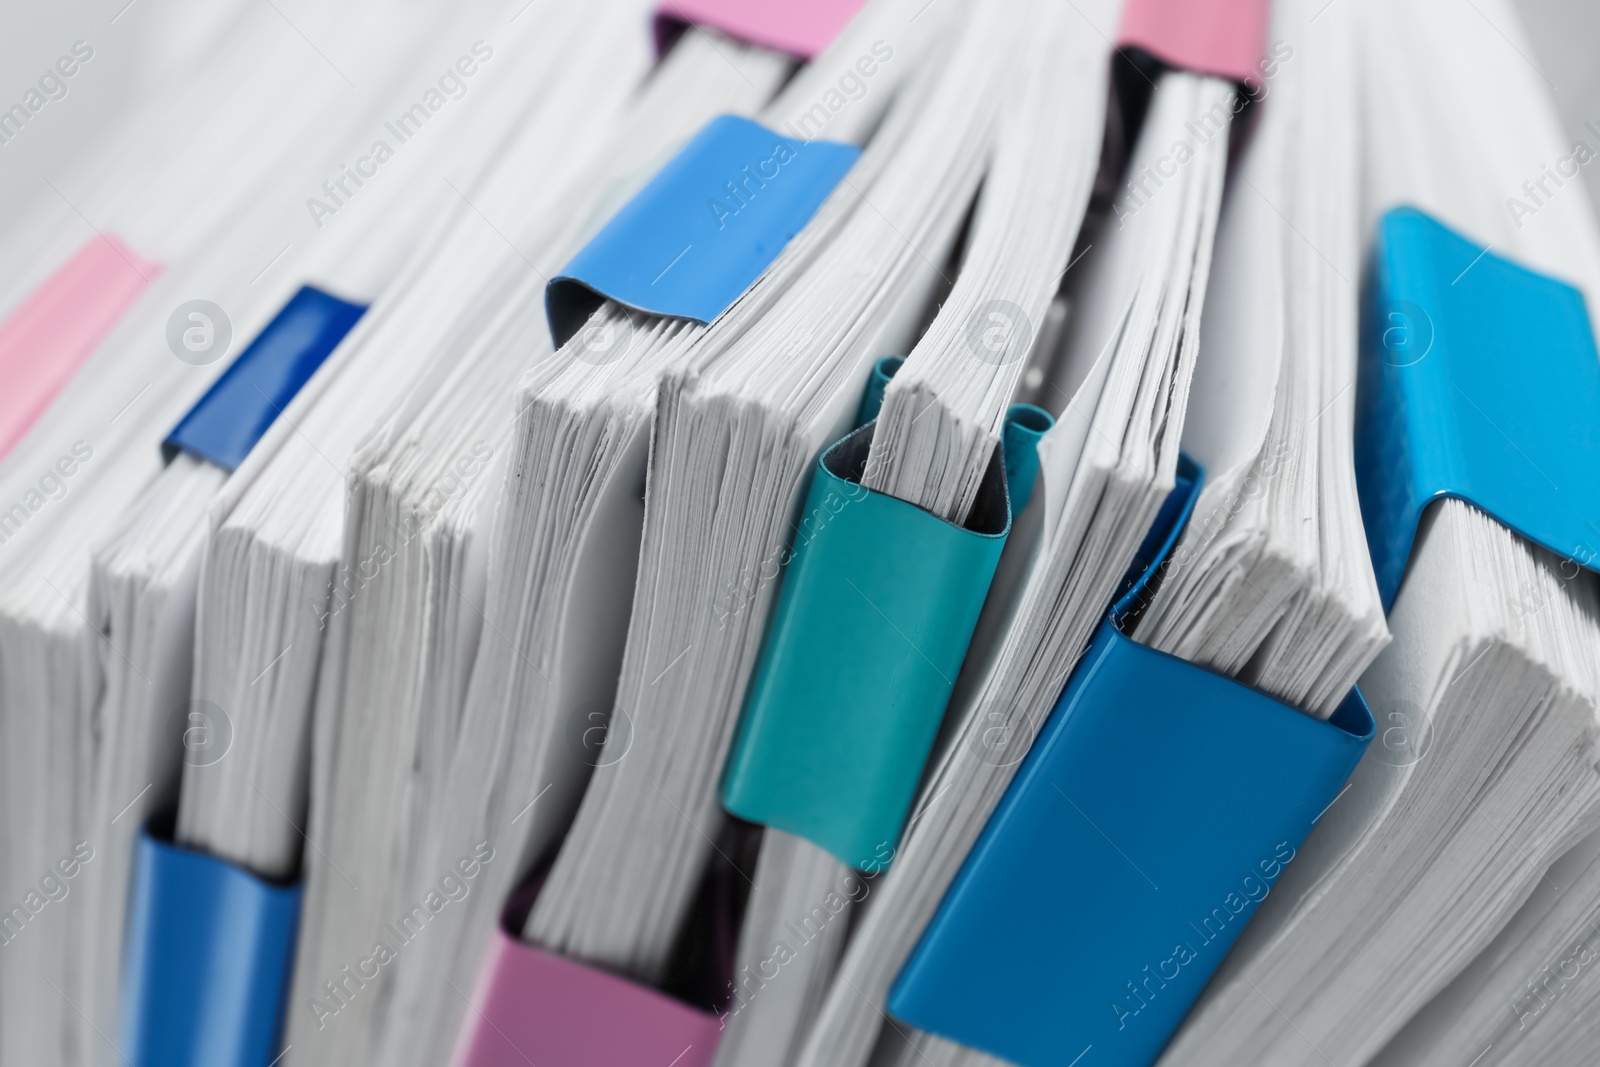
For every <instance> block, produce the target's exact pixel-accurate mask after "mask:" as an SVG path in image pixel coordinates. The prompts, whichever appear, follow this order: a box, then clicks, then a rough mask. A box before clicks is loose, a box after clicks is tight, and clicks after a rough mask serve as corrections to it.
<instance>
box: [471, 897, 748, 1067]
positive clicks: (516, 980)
mask: <svg viewBox="0 0 1600 1067" xmlns="http://www.w3.org/2000/svg"><path fill="white" fill-rule="evenodd" d="M542 882H543V878H542V877H538V878H535V879H534V880H532V881H531V882H530V883H528V884H525V885H523V886H522V887H520V888H519V889H518V890H516V891H515V892H514V893H513V894H512V896H511V899H510V901H509V903H508V905H507V907H506V910H505V913H504V915H503V916H502V920H501V924H500V927H499V928H498V929H496V931H495V934H494V940H493V942H491V944H490V946H489V950H488V952H487V953H486V954H485V956H484V961H483V967H482V969H481V970H480V971H479V975H478V983H477V988H476V990H475V991H474V994H473V997H472V1001H471V1004H472V1010H471V1011H469V1012H468V1016H467V1019H466V1022H465V1024H464V1026H463V1028H462V1032H461V1038H460V1042H459V1044H458V1046H457V1048H456V1052H455V1055H454V1057H453V1058H452V1060H451V1062H452V1063H454V1064H455V1067H526V1065H527V1064H529V1063H536V1064H538V1065H539V1067H596V1065H598V1064H612V1063H659V1064H671V1065H672V1067H710V1065H711V1062H712V1060H714V1059H715V1058H716V1053H717V1044H718V1042H719V1041H721V1039H722V1028H723V1021H722V1018H721V1016H718V1015H715V1014H713V1013H711V1012H708V1011H702V1010H700V1009H699V1008H696V1007H693V1006H692V1005H690V1004H687V1003H685V1002H683V1001H681V1000H678V999H677V998H676V997H673V996H670V995H668V994H666V993H662V992H660V991H658V990H655V989H651V988H649V987H648V986H644V985H640V984H638V983H637V982H633V981H631V980H629V979H627V978H623V977H621V976H619V975H614V974H610V973H608V972H606V971H602V970H599V969H597V968H595V967H591V966H589V965H587V964H584V963H580V962H578V961H577V960H573V959H569V958H567V957H565V956H561V955H558V954H556V953H554V952H546V951H545V950H544V949H541V948H539V947H537V946H535V945H530V944H528V943H527V942H525V941H522V940H521V939H520V938H518V937H517V936H516V935H515V934H514V933H513V932H512V931H515V930H520V929H521V928H522V924H523V922H524V921H525V920H526V919H527V916H528V912H529V911H530V910H532V908H533V903H534V900H535V899H536V898H537V896H538V893H539V889H540V887H541V885H542Z"/></svg>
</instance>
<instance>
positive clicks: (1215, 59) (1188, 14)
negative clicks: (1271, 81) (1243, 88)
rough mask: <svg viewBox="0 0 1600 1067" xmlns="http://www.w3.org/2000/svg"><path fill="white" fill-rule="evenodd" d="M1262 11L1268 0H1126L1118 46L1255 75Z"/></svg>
mask: <svg viewBox="0 0 1600 1067" xmlns="http://www.w3.org/2000/svg"><path fill="white" fill-rule="evenodd" d="M1267 17H1268V0H1128V3H1127V4H1126V6H1124V7H1123V9H1122V28H1121V29H1120V30H1119V31H1118V33H1117V47H1119V48H1139V49H1143V50H1144V51H1146V52H1149V53H1150V54H1151V55H1153V56H1155V57H1156V58H1157V59H1160V60H1164V61H1165V62H1167V63H1171V64H1172V65H1173V66H1175V67H1184V68H1186V69H1188V70H1194V71H1199V72H1200V73H1202V74H1214V75H1216V76H1218V77H1221V78H1232V79H1233V80H1234V81H1241V82H1244V81H1259V80H1260V77H1261V75H1260V72H1259V70H1258V69H1257V66H1256V64H1257V63H1258V62H1259V61H1260V59H1261V55H1262V53H1263V52H1264V51H1265V46H1266V41H1267Z"/></svg>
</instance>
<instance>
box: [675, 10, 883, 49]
mask: <svg viewBox="0 0 1600 1067" xmlns="http://www.w3.org/2000/svg"><path fill="white" fill-rule="evenodd" d="M865 3H866V0H805V2H804V3H796V2H794V0H661V6H660V7H659V8H658V9H657V10H656V43H657V44H658V45H662V44H666V43H668V42H670V41H671V40H672V39H673V38H675V37H676V36H677V34H678V33H679V32H681V30H682V28H683V27H684V26H686V25H691V24H699V25H702V26H710V27H713V28H714V29H718V30H721V31H722V32H723V33H726V34H728V35H729V36H732V37H738V38H740V39H741V40H745V41H749V42H751V43H752V44H759V45H764V46H765V47H767V48H772V49H776V50H777V51H779V52H788V53H789V54H790V55H794V56H798V57H800V58H801V59H810V58H811V57H812V56H814V55H816V54H817V53H818V52H820V51H822V50H823V49H824V48H826V47H828V45H829V44H830V43H832V41H833V39H834V38H835V37H837V36H838V35H839V31H840V30H842V29H844V27H845V24H846V23H847V22H849V21H850V20H851V19H852V18H853V17H855V13H856V12H857V11H859V10H860V9H861V7H862V5H863V4H865Z"/></svg>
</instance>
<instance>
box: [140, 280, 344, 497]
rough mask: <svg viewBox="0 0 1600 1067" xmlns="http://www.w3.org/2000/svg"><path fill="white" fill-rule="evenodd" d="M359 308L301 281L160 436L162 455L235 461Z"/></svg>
mask: <svg viewBox="0 0 1600 1067" xmlns="http://www.w3.org/2000/svg"><path fill="white" fill-rule="evenodd" d="M366 310H367V308H366V305H365V304H352V303H350V302H349V301H345V300H340V299H339V298H338V297H335V296H329V295H328V294H327V293H324V292H323V291H321V290H320V289H315V288H313V287H311V286H309V285H307V286H302V287H301V289H300V291H299V292H297V293H295V294H294V296H292V297H290V298H289V302H288V303H287V304H285V305H284V306H283V310H281V311H279V312H278V313H277V314H276V315H275V316H273V318H272V321H271V322H269V323H267V325H266V326H265V327H263V328H262V330H261V332H260V333H259V334H257V335H256V339H255V340H254V341H251V342H250V346H249V347H248V348H246V349H245V350H244V351H243V352H241V353H239V358H238V359H236V360H234V361H233V365H232V366H230V367H229V368H228V369H227V370H225V371H223V372H222V376H221V377H220V378H218V379H217V380H216V381H215V382H213V383H212V385H211V388H210V389H208V390H206V395H205V396H203V397H201V398H200V399H199V401H198V402H196V404H195V405H194V407H192V408H190V409H189V413H188V414H187V415H185V416H184V417H183V419H182V421H180V422H179V423H178V425H177V426H176V427H174V428H173V430H172V432H171V433H170V434H168V435H167V439H166V440H165V441H163V442H162V443H161V451H162V455H163V456H164V457H165V458H166V459H167V460H169V461H170V460H171V459H172V458H173V457H174V456H176V455H177V454H178V453H179V452H188V453H191V454H192V455H195V456H198V457H199V458H201V459H203V460H206V461H207V462H209V463H212V464H214V465H216V466H218V467H221V468H222V469H223V470H225V471H232V470H233V469H234V468H236V467H238V466H239V464H240V463H242V462H244V457H245V456H246V455H248V454H249V452H250V449H252V448H254V447H255V443H256V442H257V441H259V440H261V435H262V434H264V433H266V432H267V427H269V426H271V425H272V420H274V419H276V418H277V417H278V415H279V413H280V412H282V411H283V409H284V407H285V406H286V405H287V404H288V403H289V401H291V400H293V399H294V395H295V394H296V393H298V392H299V391H300V387H301V386H303V385H305V384H306V382H307V381H309V380H310V379H311V376H312V375H313V374H315V373H316V371H317V368H318V367H320V366H322V363H323V361H324V360H325V359H327V358H328V356H329V355H330V354H331V353H332V352H333V350H334V349H335V348H337V347H338V346H339V342H340V341H342V340H344V336H345V334H347V333H349V332H350V330H351V328H352V327H354V326H355V324H356V321H357V320H358V319H360V318H361V316H362V315H363V314H365V313H366Z"/></svg>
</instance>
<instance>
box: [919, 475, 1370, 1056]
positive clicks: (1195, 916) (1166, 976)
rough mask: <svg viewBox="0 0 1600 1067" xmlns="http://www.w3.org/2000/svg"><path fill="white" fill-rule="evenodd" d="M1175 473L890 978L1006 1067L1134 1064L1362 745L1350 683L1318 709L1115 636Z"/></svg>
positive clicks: (1160, 556) (1183, 482)
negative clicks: (980, 826) (1109, 598)
mask: <svg viewBox="0 0 1600 1067" xmlns="http://www.w3.org/2000/svg"><path fill="white" fill-rule="evenodd" d="M1180 474H1181V475H1182V477H1181V478H1180V480H1179V483H1178V488H1177V489H1175V490H1174V492H1173V494H1172V495H1171V496H1170V497H1169V499H1168V502H1167V505H1166V507H1165V508H1164V509H1163V512H1162V516H1161V518H1160V519H1158V521H1157V525H1156V528H1155V529H1154V530H1153V531H1152V534H1151V537H1150V538H1149V539H1147V541H1146V544H1145V547H1144V549H1142V550H1141V561H1140V563H1138V564H1137V565H1136V566H1137V567H1138V568H1139V570H1140V573H1139V577H1138V578H1137V579H1136V580H1135V582H1134V584H1133V586H1132V587H1131V588H1130V589H1128V590H1127V592H1126V593H1124V595H1123V596H1122V597H1121V598H1120V599H1119V600H1118V602H1117V604H1116V605H1115V607H1114V608H1113V609H1112V612H1111V615H1110V617H1109V618H1108V619H1107V620H1106V621H1105V622H1104V623H1103V624H1102V625H1101V627H1100V630H1099V632H1098V634H1097V635H1096V637H1095V640H1094V642H1093V644H1092V645H1091V646H1090V649H1089V651H1088V653H1087V654H1086V655H1085V656H1084V659H1083V661H1082V662H1080V663H1079V665H1078V667H1077V669H1076V670H1075V671H1074V672H1073V675H1072V678H1071V679H1070V680H1069V682H1068V683H1067V687H1066V691H1065V692H1064V693H1063V694H1062V696H1061V699H1060V701H1059V703H1058V704H1057V705H1056V708H1055V710H1054V712H1053V713H1052V714H1051V716H1050V718H1049V720H1048V721H1047V722H1046V724H1045V726H1044V728H1043V729H1042V730H1041V731H1040V733H1039V736H1038V737H1037V738H1036V739H1035V741H1034V744H1033V747H1032V749H1031V750H1030V751H1029V753H1028V755H1027V756H1026V758H1025V759H1024V761H1023V763H1022V766H1021V768H1020V769H1019V770H1018V772H1017V776H1016V778H1014V779H1013V780H1012V782H1011V785H1010V787H1009V789H1008V790H1007V791H1006V795H1005V797H1004V798H1003V799H1002V800H1001V802H1000V805H999V807H998V808H996V810H995V812H994V814H993V816H991V817H990V819H989V822H988V825H987V826H986V827H985V828H984V831H983V834H982V836H981V837H980V838H979V839H978V842H977V844H976V845H975V846H974V847H973V850H972V852H971V853H970V854H969V855H968V856H967V859H966V862H965V864H964V865H963V867H962V869H961V872H960V874H959V875H958V876H957V877H956V880H955V881H954V883H952V885H951V886H950V888H949V890H948V891H947V892H946V893H945V897H944V900H943V902H942V903H941V904H940V907H939V910H938V912H937V913H936V914H935V916H934V918H933V920H932V922H930V923H929V925H928V927H927V929H926V930H925V931H924V932H923V936H922V939H921V942H920V943H919V944H918V946H917V948H916V950H915V952H914V953H913V954H912V956H911V957H910V959H909V960H908V961H907V963H906V965H905V967H904V969H903V970H902V971H901V973H900V976H899V979H898V981H897V982H896V984H895V986H894V988H893V989H892V990H891V992H890V997H889V1005H888V1007H889V1011H890V1013H891V1014H893V1015H894V1016H895V1017H896V1018H898V1019H900V1020H902V1021H903V1022H906V1023H909V1024H911V1025H913V1026H917V1027H920V1028H921V1029H924V1030H927V1031H929V1032H931V1033H935V1034H938V1035H940V1036H942V1037H946V1038H949V1039H951V1040H954V1041H958V1042H960V1043H962V1044H964V1045H968V1046H970V1047H973V1048H977V1049H981V1050H983V1051H984V1052H987V1053H990V1054H992V1055H995V1056H999V1057H1002V1058H1004V1059H1006V1060H1009V1061H1011V1062H1013V1063H1016V1064H1019V1065H1022V1067H1045V1065H1047V1064H1048V1065H1054V1067H1060V1065H1064V1064H1068V1063H1072V1062H1074V1058H1075V1057H1080V1056H1083V1055H1084V1054H1085V1052H1086V1051H1087V1050H1089V1049H1090V1048H1092V1049H1093V1053H1092V1056H1093V1062H1094V1063H1095V1064H1097V1065H1101V1067H1107V1065H1110V1067H1135V1065H1137V1067H1144V1065H1146V1064H1149V1063H1152V1062H1154V1061H1155V1058H1156V1056H1157V1055H1158V1054H1159V1052H1160V1050H1161V1048H1162V1046H1163V1045H1165V1044H1166V1041H1167V1039H1168V1037H1169V1036H1170V1035H1171V1033H1172V1032H1173V1030H1174V1029H1175V1028H1176V1027H1177V1025H1178V1023H1179V1022H1180V1021H1181V1020H1182V1019H1183V1016H1184V1014H1185V1012H1187V1011H1188V1009H1189V1006H1190V1004H1192V1003H1193V1001H1194V999H1195V997H1196V996H1197V995H1198V994H1199V992H1200V990H1201V988H1202V987H1203V986H1204V985H1205V983H1206V980H1207V979H1208V978H1209V977H1210V975H1211V973H1212V971H1214V970H1215V969H1216V967H1217V965H1218V964H1219V963H1220V962H1221V961H1222V958H1223V956H1224V955H1226V954H1227V951H1228V948H1229V946H1231V945H1232V944H1233V941H1234V940H1235V939H1236V938H1237V937H1238V936H1239V933H1240V931H1241V930H1242V929H1243V928H1244V926H1245V924H1246V923H1247V922H1248V921H1249V919H1250V917H1251V915H1252V914H1253V913H1254V911H1255V909H1256V907H1257V906H1258V905H1259V904H1260V902H1261V901H1262V900H1263V899H1265V897H1266V896H1267V894H1268V893H1269V892H1270V891H1271V888H1272V884H1273V882H1274V881H1275V880H1276V879H1277V877H1278V876H1279V875H1280V874H1281V873H1282V871H1283V868H1284V867H1285V866H1286V865H1287V864H1288V863H1289V862H1290V861H1292V859H1293V857H1294V854H1295V850H1296V849H1298V848H1299V846H1300V844H1301V842H1302V841H1303V840H1304V839H1305V837H1306V835H1307V834H1308V833H1309V832H1310V830H1311V827H1312V824H1313V823H1314V822H1315V821H1316V820H1317V818H1318V817H1319V816H1320V814H1321V813H1322V812H1323V811H1324V810H1326V808H1327V806H1328V804H1329V803H1330V802H1331V801H1332V800H1334V799H1335V798H1336V797H1337V795H1338V792H1339V789H1340V788H1341V787H1342V786H1343V783H1344V781H1345V779H1346V778H1348V777H1349V775H1350V772H1351V771H1352V770H1354V768H1355V765H1356V763H1357V762H1358V761H1359V760H1360V758H1361V755H1362V753H1363V752H1364V751H1365V750H1366V746H1367V744H1368V742H1369V741H1371V739H1372V735H1373V729H1374V727H1373V720H1372V715H1371V713H1370V711H1368V709H1367V706H1366V704H1365V703H1364V702H1363V701H1362V699H1361V695H1360V693H1359V692H1355V691H1352V693H1351V694H1350V696H1349V697H1348V698H1346V700H1345V702H1344V703H1343V704H1342V705H1341V706H1340V707H1339V709H1338V710H1337V711H1336V712H1335V713H1334V715H1333V717H1332V718H1331V719H1330V720H1329V721H1327V722H1321V721H1318V720H1316V719H1313V718H1311V717H1310V716H1307V715H1303V714H1301V713H1300V712H1298V711H1296V710H1294V709H1293V708H1291V707H1288V706H1287V705H1285V704H1282V703H1280V702H1278V701H1276V700H1273V699H1272V698H1270V697H1268V696H1266V695H1264V694H1262V693H1259V692H1257V691H1255V690H1253V689H1250V688H1248V687H1246V686H1244V685H1241V684H1239V683H1238V682H1236V681H1234V680H1232V679H1230V678H1227V677H1224V676H1222V675H1220V674H1215V673H1212V672H1211V671H1208V670H1206V669H1204V668H1202V667H1198V666H1195V665H1194V664H1191V663H1186V662H1184V661H1183V660H1180V659H1177V658H1175V657H1173V656H1169V655H1167V654H1165V653H1162V652H1157V651H1155V650H1154V649H1150V648H1146V647H1145V646H1143V645H1140V644H1137V643H1136V642H1134V641H1133V640H1131V639H1130V638H1128V637H1127V636H1125V634H1124V633H1123V631H1122V627H1123V626H1124V624H1125V623H1126V622H1127V621H1128V616H1129V614H1130V613H1131V612H1133V611H1136V610H1137V608H1138V605H1140V604H1141V603H1143V602H1144V596H1145V592H1146V587H1147V586H1148V584H1149V583H1150V582H1151V581H1152V580H1153V579H1154V578H1155V576H1156V575H1157V573H1158V569H1159V568H1158V565H1157V564H1159V562H1160V561H1162V560H1165V559H1166V558H1167V556H1168V555H1169V554H1170V552H1171V549H1172V545H1173V543H1174V541H1175V540H1176V536H1177V533H1178V531H1179V530H1180V529H1181V528H1182V525H1183V523H1184V522H1185V521H1186V520H1187V518H1188V515H1189V512H1190V511H1191V510H1192V508H1193V501H1194V498H1195V496H1196V494H1197V493H1198V489H1199V481H1200V477H1201V472H1200V471H1199V469H1198V468H1197V467H1195V466H1194V465H1193V464H1192V463H1189V462H1187V461H1185V463H1184V464H1183V468H1182V470H1181V471H1180ZM974 976H980V977H979V978H978V979H977V980H974ZM1085 1062H1087V1058H1086V1059H1085Z"/></svg>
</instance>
